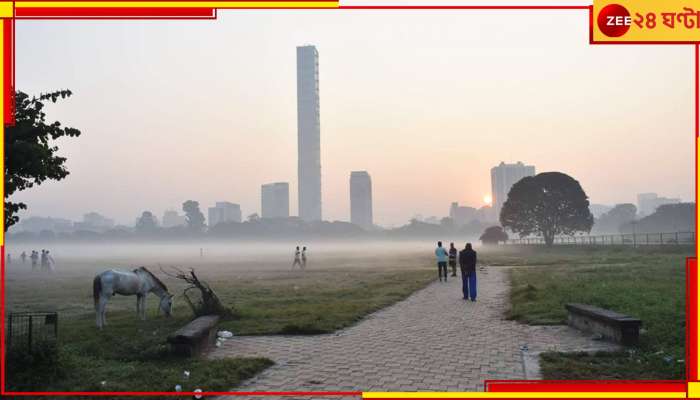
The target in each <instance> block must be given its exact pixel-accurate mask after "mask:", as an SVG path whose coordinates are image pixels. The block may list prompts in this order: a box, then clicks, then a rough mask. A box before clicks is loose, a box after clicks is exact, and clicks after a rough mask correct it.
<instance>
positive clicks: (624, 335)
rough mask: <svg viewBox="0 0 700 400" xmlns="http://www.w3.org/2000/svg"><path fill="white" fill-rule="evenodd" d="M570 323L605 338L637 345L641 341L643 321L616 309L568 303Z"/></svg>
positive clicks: (628, 344)
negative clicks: (640, 334) (640, 331)
mask: <svg viewBox="0 0 700 400" xmlns="http://www.w3.org/2000/svg"><path fill="white" fill-rule="evenodd" d="M566 309H567V310H568V311H569V325H570V326H572V327H574V328H576V329H580V330H582V331H584V332H592V333H597V334H600V335H601V336H602V337H603V338H604V339H607V340H611V341H613V342H617V343H622V344H624V345H627V346H635V345H637V344H638V343H639V328H640V326H641V325H642V321H641V320H639V319H637V318H633V317H630V316H627V315H624V314H620V313H616V312H615V311H610V310H605V309H603V308H599V307H594V306H589V305H587V304H575V303H574V304H567V305H566Z"/></svg>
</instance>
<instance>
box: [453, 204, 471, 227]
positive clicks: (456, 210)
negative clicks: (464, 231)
mask: <svg viewBox="0 0 700 400" xmlns="http://www.w3.org/2000/svg"><path fill="white" fill-rule="evenodd" d="M450 218H451V219H452V221H453V222H454V224H455V225H456V226H464V225H466V224H468V223H470V222H472V221H473V220H475V219H477V209H476V208H474V207H465V206H460V205H459V203H458V202H456V201H455V202H453V203H452V204H451V205H450Z"/></svg>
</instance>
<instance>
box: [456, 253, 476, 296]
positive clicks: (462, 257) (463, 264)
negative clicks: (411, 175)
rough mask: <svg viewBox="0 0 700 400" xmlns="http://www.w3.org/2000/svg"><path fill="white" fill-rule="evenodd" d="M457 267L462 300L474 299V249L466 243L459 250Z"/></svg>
mask: <svg viewBox="0 0 700 400" xmlns="http://www.w3.org/2000/svg"><path fill="white" fill-rule="evenodd" d="M459 269H460V270H461V271H462V294H463V295H464V300H467V299H471V301H476V251H474V250H472V244H471V243H467V244H466V245H465V246H464V250H462V251H460V252H459Z"/></svg>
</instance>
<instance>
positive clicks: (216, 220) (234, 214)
mask: <svg viewBox="0 0 700 400" xmlns="http://www.w3.org/2000/svg"><path fill="white" fill-rule="evenodd" d="M208 222H209V227H210V228H211V227H214V226H216V225H217V224H220V223H222V222H241V206H240V205H238V204H234V203H229V202H228V201H217V202H216V205H215V206H214V207H209V221H208Z"/></svg>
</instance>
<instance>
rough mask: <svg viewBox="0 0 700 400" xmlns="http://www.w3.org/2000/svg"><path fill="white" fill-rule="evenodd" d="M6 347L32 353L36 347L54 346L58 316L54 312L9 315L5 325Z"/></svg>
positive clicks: (56, 336) (56, 337)
mask: <svg viewBox="0 0 700 400" xmlns="http://www.w3.org/2000/svg"><path fill="white" fill-rule="evenodd" d="M6 331H7V333H6V335H7V336H6V341H7V343H6V345H7V348H8V349H9V350H14V349H18V348H19V349H21V350H22V351H23V352H29V353H31V352H33V351H34V350H35V349H36V347H37V346H45V345H46V344H49V345H51V346H55V345H56V341H57V339H58V314H57V313H55V312H17V313H10V314H9V315H8V317H7V325H6Z"/></svg>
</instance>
